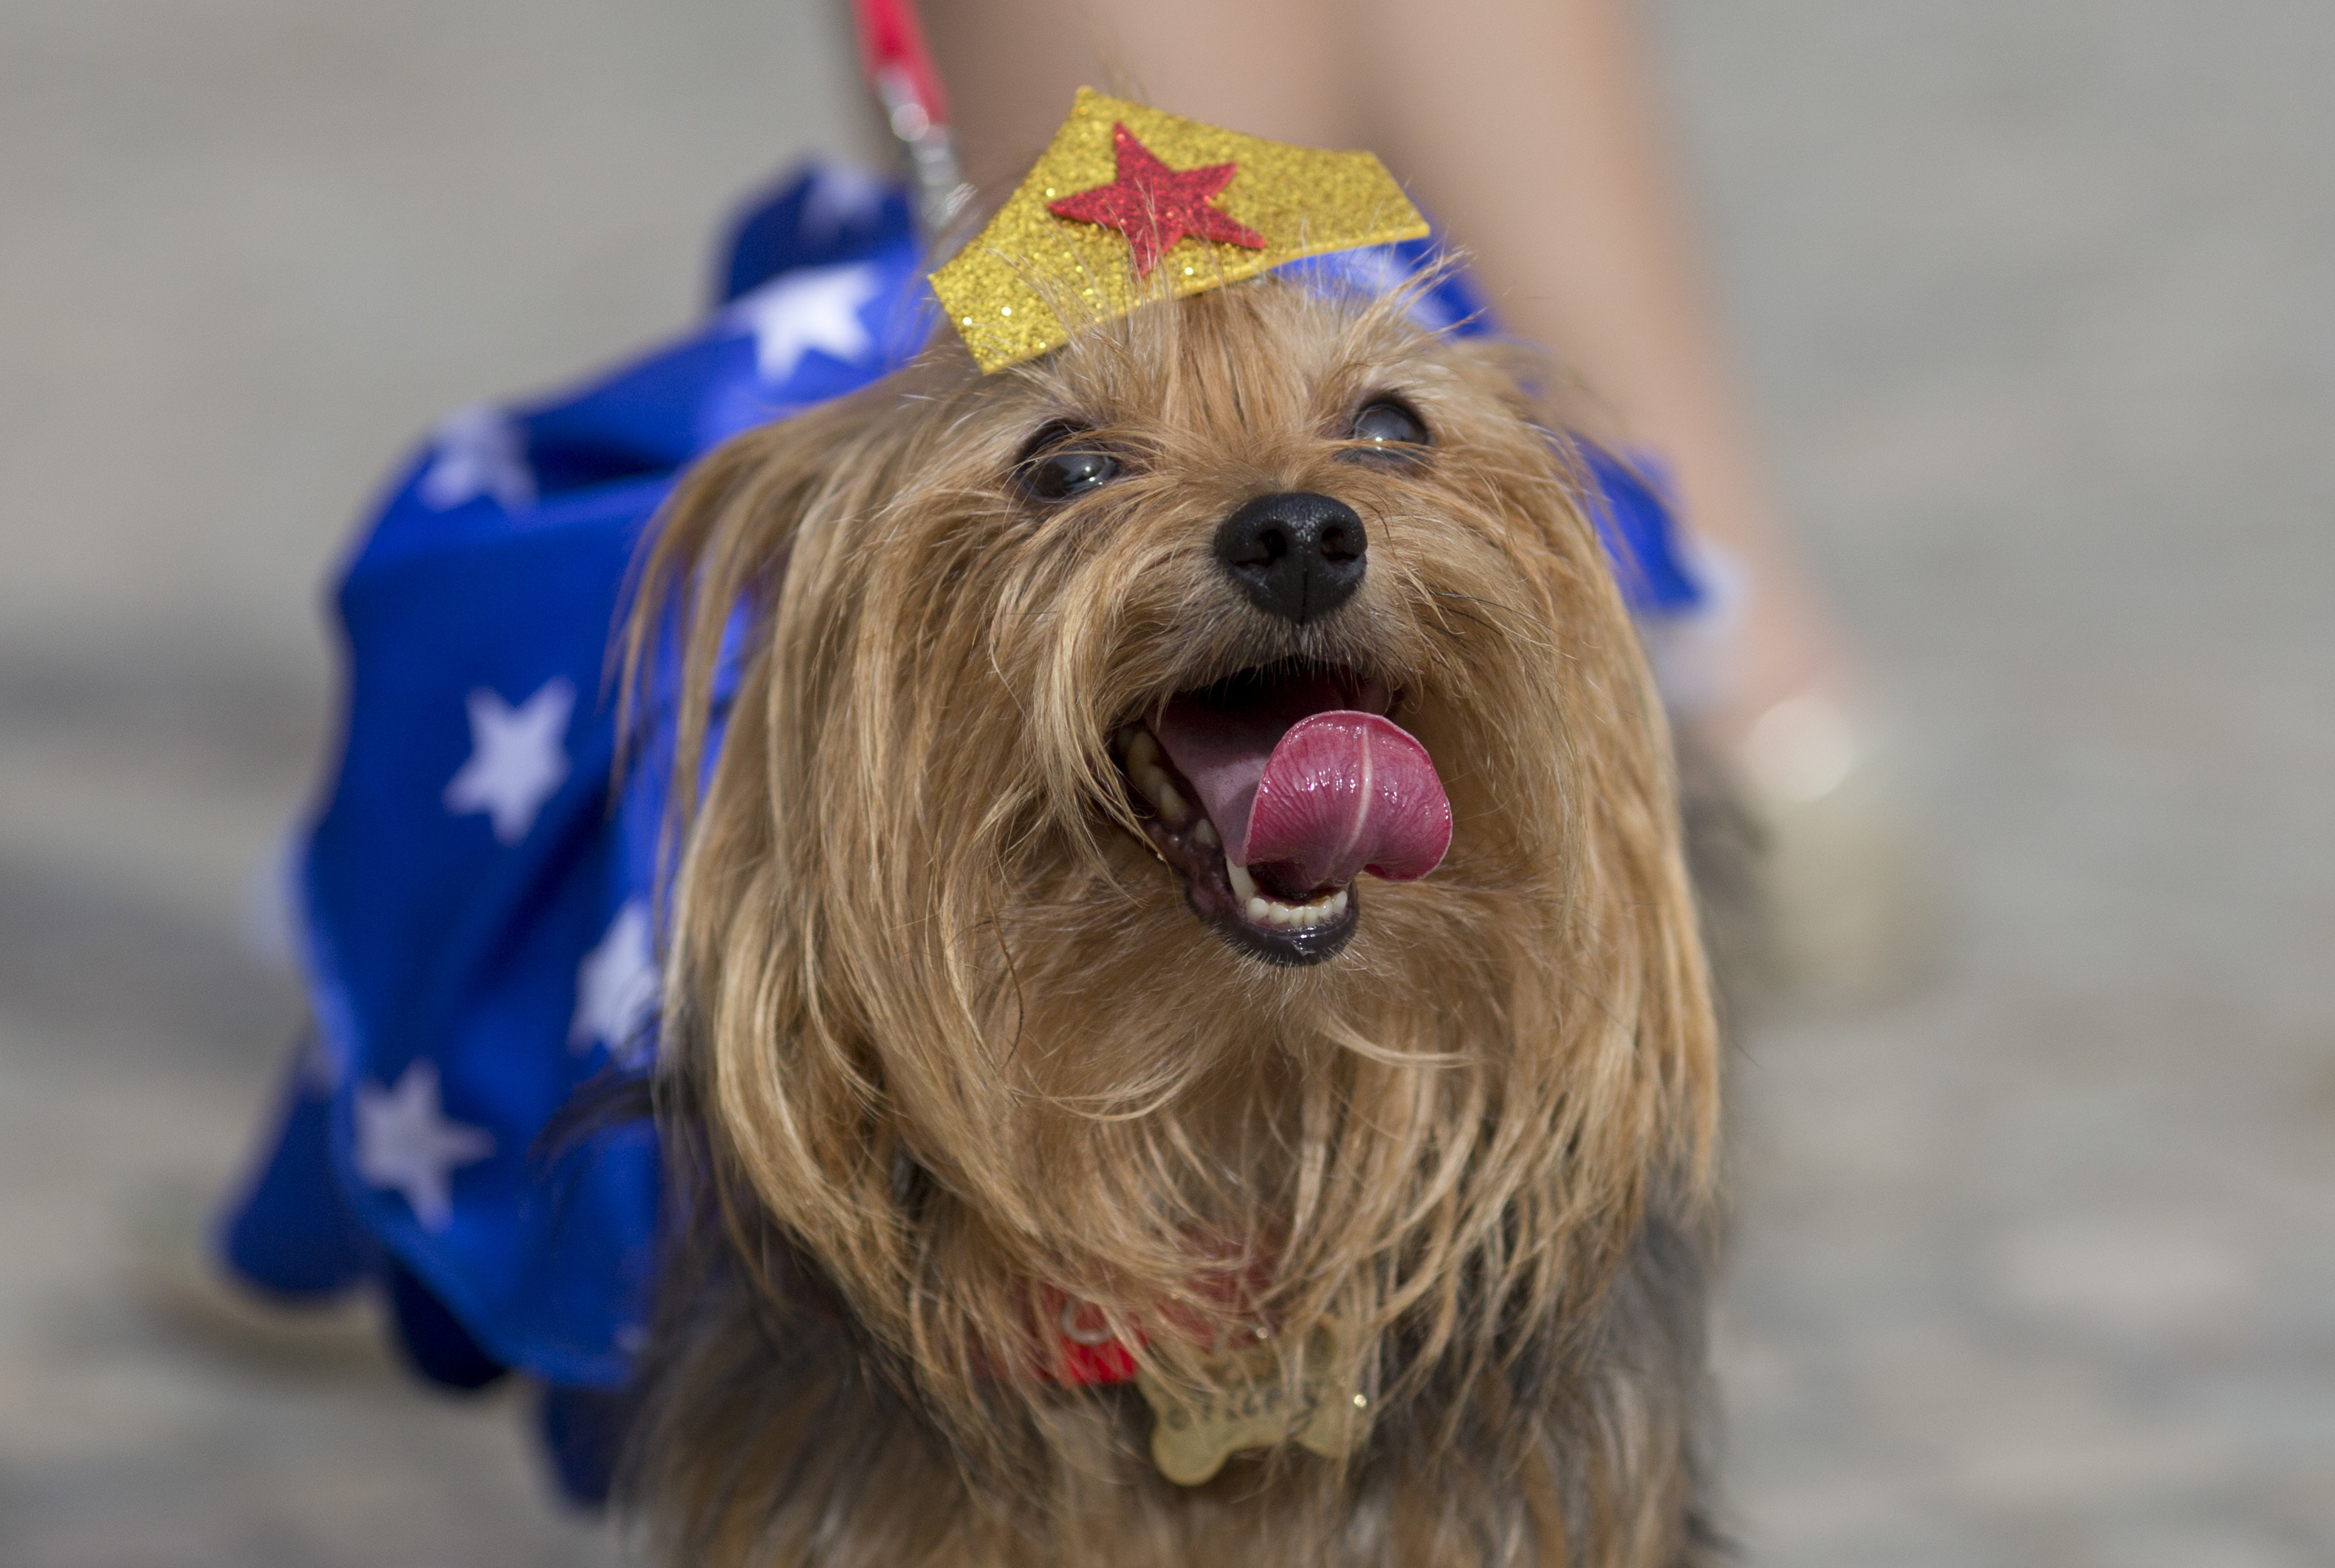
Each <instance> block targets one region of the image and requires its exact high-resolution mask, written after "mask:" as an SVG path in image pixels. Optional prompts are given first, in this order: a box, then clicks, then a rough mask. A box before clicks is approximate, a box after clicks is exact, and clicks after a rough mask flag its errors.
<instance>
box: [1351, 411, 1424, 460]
mask: <svg viewBox="0 0 2335 1568" xmlns="http://www.w3.org/2000/svg"><path fill="white" fill-rule="evenodd" d="M1347 439H1348V440H1356V441H1362V442H1366V443H1368V444H1367V445H1365V446H1362V447H1361V448H1359V449H1357V450H1355V452H1354V455H1355V456H1357V457H1375V456H1377V455H1379V454H1380V453H1381V452H1383V453H1385V454H1386V455H1387V456H1389V457H1396V456H1407V455H1409V454H1408V451H1407V449H1409V448H1413V447H1423V446H1425V445H1427V426H1426V425H1425V424H1424V423H1423V422H1422V421H1420V420H1419V416H1418V415H1417V414H1415V413H1413V412H1411V411H1410V410H1409V409H1407V408H1405V407H1403V406H1402V404H1400V403H1399V402H1388V401H1381V402H1374V403H1371V405H1370V406H1369V407H1367V408H1365V409H1363V410H1362V411H1361V412H1360V413H1358V414H1356V415H1355V416H1354V428H1353V431H1352V434H1351V435H1349V436H1348V438H1347Z"/></svg>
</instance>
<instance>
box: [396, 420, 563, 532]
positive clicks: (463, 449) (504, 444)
mask: <svg viewBox="0 0 2335 1568" xmlns="http://www.w3.org/2000/svg"><path fill="white" fill-rule="evenodd" d="M431 439H432V440H434V441H435V442H436V445H437V454H436V456H435V457H434V458H433V459H432V460H431V464H430V467H429V469H428V470H427V471H426V472H424V473H423V474H422V476H421V484H420V485H419V486H418V487H416V489H417V493H418V494H420V496H421V504H422V505H423V506H426V507H428V508H431V510H432V511H439V512H443V511H448V510H451V509H452V508H455V507H459V506H460V505H461V504H462V503H463V502H465V501H468V500H473V499H475V498H478V497H480V496H492V497H494V498H495V499H496V500H497V501H498V502H499V503H501V506H502V508H503V510H505V511H507V512H516V511H518V510H520V509H521V508H526V507H531V506H533V505H535V470H534V469H531V468H529V467H528V465H527V436H526V432H525V431H521V430H520V429H519V427H518V423H517V422H516V421H513V420H512V419H511V417H510V416H509V414H506V413H505V412H503V411H502V410H500V409H499V408H496V407H494V406H493V405H492V404H489V403H472V404H470V406H469V407H468V408H460V409H456V410H455V411H453V412H452V413H451V414H448V415H447V416H446V417H445V418H444V419H443V420H441V421H439V424H438V429H437V431H435V433H434V434H433V436H432V438H431Z"/></svg>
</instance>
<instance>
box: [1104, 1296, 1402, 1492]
mask: <svg viewBox="0 0 2335 1568" xmlns="http://www.w3.org/2000/svg"><path fill="white" fill-rule="evenodd" d="M1340 1349H1341V1347H1340V1344H1339V1339H1338V1332H1337V1330H1336V1328H1335V1327H1334V1326H1333V1325H1332V1324H1331V1323H1329V1322H1326V1321H1324V1322H1322V1323H1318V1324H1316V1325H1315V1326H1314V1328H1313V1332H1311V1333H1309V1334H1307V1335H1306V1336H1305V1343H1304V1344H1303V1346H1302V1347H1301V1348H1300V1350H1299V1351H1298V1355H1299V1362H1298V1368H1297V1379H1296V1385H1295V1388H1294V1389H1292V1387H1291V1385H1290V1382H1289V1380H1288V1379H1284V1377H1283V1375H1282V1367H1281V1352H1280V1350H1279V1349H1278V1348H1277V1347H1275V1346H1273V1345H1271V1344H1264V1345H1259V1346H1257V1347H1255V1349H1252V1350H1243V1351H1240V1352H1239V1353H1237V1354H1235V1355H1233V1356H1230V1357H1227V1358H1226V1359H1224V1360H1219V1361H1216V1362H1213V1363H1211V1364H1210V1365H1209V1366H1208V1367H1207V1368H1206V1375H1207V1377H1208V1380H1209V1386H1208V1387H1206V1388H1205V1389H1201V1390H1199V1391H1197V1393H1191V1392H1187V1391H1186V1390H1182V1389H1171V1388H1168V1387H1167V1386H1165V1385H1164V1384H1162V1383H1161V1382H1160V1380H1159V1379H1158V1378H1156V1377H1155V1376H1154V1375H1153V1374H1152V1372H1151V1370H1149V1369H1148V1368H1146V1369H1145V1370H1143V1371H1142V1372H1141V1373H1140V1374H1138V1377H1137V1379H1136V1386H1137V1387H1138V1388H1139V1389H1142V1390H1143V1397H1144V1399H1146V1400H1147V1401H1148V1402H1149V1404H1150V1406H1151V1414H1152V1423H1151V1462H1152V1464H1153V1465H1155V1466H1158V1470H1159V1473H1160V1474H1161V1475H1162V1476H1167V1477H1168V1479H1169V1480H1170V1481H1173V1482H1175V1483H1176V1484H1177V1486H1198V1485H1199V1484H1200V1483H1201V1482H1203V1481H1206V1480H1207V1479H1208V1478H1209V1477H1210V1476H1214V1475H1215V1474H1216V1472H1217V1471H1218V1470H1220V1469H1222V1468H1224V1464H1225V1461H1226V1459H1228V1458H1230V1457H1232V1456H1233V1455H1235V1454H1237V1453H1239V1452H1240V1451H1241V1450H1242V1449H1244V1448H1269V1447H1273V1446H1274V1445H1275V1444H1277V1443H1281V1442H1284V1441H1287V1440H1292V1439H1293V1440H1294V1441H1295V1442H1296V1443H1297V1445H1298V1446H1299V1447H1303V1448H1309V1449H1311V1450H1313V1452H1314V1453H1316V1454H1319V1455H1321V1456H1322V1457H1324V1458H1329V1459H1335V1458H1339V1457H1342V1456H1344V1455H1346V1454H1349V1453H1352V1451H1353V1448H1354V1445H1355V1444H1356V1443H1358V1442H1359V1441H1361V1434H1362V1428H1363V1425H1364V1422H1363V1420H1362V1412H1363V1410H1364V1408H1366V1407H1367V1405H1368V1401H1367V1400H1366V1399H1364V1398H1363V1396H1362V1395H1361V1393H1359V1392H1358V1391H1356V1390H1355V1389H1354V1388H1353V1387H1352V1383H1351V1382H1350V1381H1349V1382H1341V1381H1337V1380H1336V1379H1338V1378H1339V1374H1340V1373H1341V1372H1342V1370H1345V1362H1344V1358H1343V1357H1342V1355H1341V1354H1340V1353H1339V1352H1340Z"/></svg>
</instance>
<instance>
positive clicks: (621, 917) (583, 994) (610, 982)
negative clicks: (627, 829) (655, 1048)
mask: <svg viewBox="0 0 2335 1568" xmlns="http://www.w3.org/2000/svg"><path fill="white" fill-rule="evenodd" d="M660 991H661V987H660V984H659V982H658V979H657V969H656V955H655V953H654V951H652V948H651V944H650V931H649V908H648V905H646V904H645V903H644V902H643V901H642V900H640V899H637V898H635V899H634V900H633V901H632V902H631V903H629V904H627V905H625V906H624V908H622V909H620V910H618V911H617V912H616V918H615V920H613V921H611V922H610V923H609V925H608V932H607V934H606V935H605V936H603V937H601V938H600V945H599V946H597V947H595V948H594V949H593V950H592V951H591V952H589V953H586V954H585V955H584V962H583V963H581V964H580V965H578V966H577V968H576V1018H575V1021H573V1022H572V1023H570V1024H569V1025H568V1026H567V1049H568V1050H572V1051H575V1052H576V1053H578V1054H579V1055H580V1054H581V1053H583V1052H585V1051H587V1050H591V1049H592V1047H593V1046H594V1045H595V1044H596V1043H597V1044H603V1045H606V1047H607V1048H608V1055H609V1056H610V1058H612V1059H613V1060H615V1062H616V1063H617V1065H619V1066H621V1067H637V1066H639V1065H640V1061H641V1059H642V1058H643V1057H644V1056H645V1055H646V1054H647V1052H648V1047H649V1043H650V1042H649V1039H648V1036H647V1032H646V1031H647V1026H648V1023H649V1021H650V1020H651V1019H654V1017H655V1016H656V1011H657V1002H658V1001H659V997H660Z"/></svg>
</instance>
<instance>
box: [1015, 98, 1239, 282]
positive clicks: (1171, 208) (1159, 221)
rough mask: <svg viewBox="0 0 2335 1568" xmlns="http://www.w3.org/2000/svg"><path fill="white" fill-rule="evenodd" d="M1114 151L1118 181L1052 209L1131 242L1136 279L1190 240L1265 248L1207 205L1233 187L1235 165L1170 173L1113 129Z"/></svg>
mask: <svg viewBox="0 0 2335 1568" xmlns="http://www.w3.org/2000/svg"><path fill="white" fill-rule="evenodd" d="M1110 141H1111V147H1112V149H1113V150H1115V151H1116V152H1117V153H1118V154H1119V178H1118V179H1115V180H1113V181H1112V182H1111V183H1110V184H1109V185H1098V186H1096V187H1095V188H1094V189H1092V190H1080V191H1076V192H1073V193H1072V194H1071V195H1069V196H1066V197H1064V198H1062V199H1061V200H1060V201H1057V202H1052V203H1050V204H1049V205H1048V207H1047V208H1046V210H1047V211H1048V212H1051V213H1052V214H1053V215H1054V216H1055V217H1056V218H1073V219H1076V220H1077V221H1078V222H1080V223H1099V224H1101V225H1102V226H1103V227H1106V228H1115V229H1117V230H1119V232H1120V233H1121V234H1123V235H1125V236H1127V247H1128V248H1129V250H1131V251H1133V252H1134V253H1135V276H1138V277H1148V276H1150V274H1151V269H1152V268H1153V267H1155V266H1158V265H1159V257H1160V255H1161V253H1162V252H1164V251H1166V250H1167V249H1168V247H1170V246H1173V245H1174V244H1175V243H1176V242H1177V240H1180V239H1182V238H1183V237H1185V236H1186V235H1187V234H1188V235H1192V236H1195V237H1198V238H1200V239H1217V240H1222V241H1223V242H1224V243H1226V245H1238V246H1243V247H1246V248H1248V249H1250V250H1263V249H1264V236H1263V235H1261V234H1259V233H1257V232H1256V230H1255V229H1253V228H1248V227H1244V226H1242V225H1240V224H1237V223H1235V222H1234V221H1233V220H1232V219H1231V218H1227V217H1226V216H1225V215H1224V214H1223V213H1221V212H1219V211H1217V210H1216V208H1213V207H1210V206H1209V205H1208V198H1211V197H1213V196H1215V195H1216V192H1218V191H1219V190H1222V189H1224V188H1225V187H1226V186H1227V185H1229V184H1231V183H1232V178H1233V176H1234V175H1235V174H1237V173H1239V172H1240V165H1239V164H1237V163H1211V164H1209V165H1207V166H1206V168H1203V169H1170V168H1168V166H1167V165H1166V164H1164V163H1162V162H1160V161H1159V160H1158V159H1157V158H1155V157H1153V156H1152V153H1151V150H1150V149H1149V148H1148V147H1146V146H1144V145H1143V143H1141V142H1140V141H1138V140H1135V138H1134V136H1133V135H1131V134H1130V133H1129V131H1128V129H1127V127H1126V126H1125V125H1119V124H1115V125H1113V126H1112V127H1111V128H1110Z"/></svg>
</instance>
